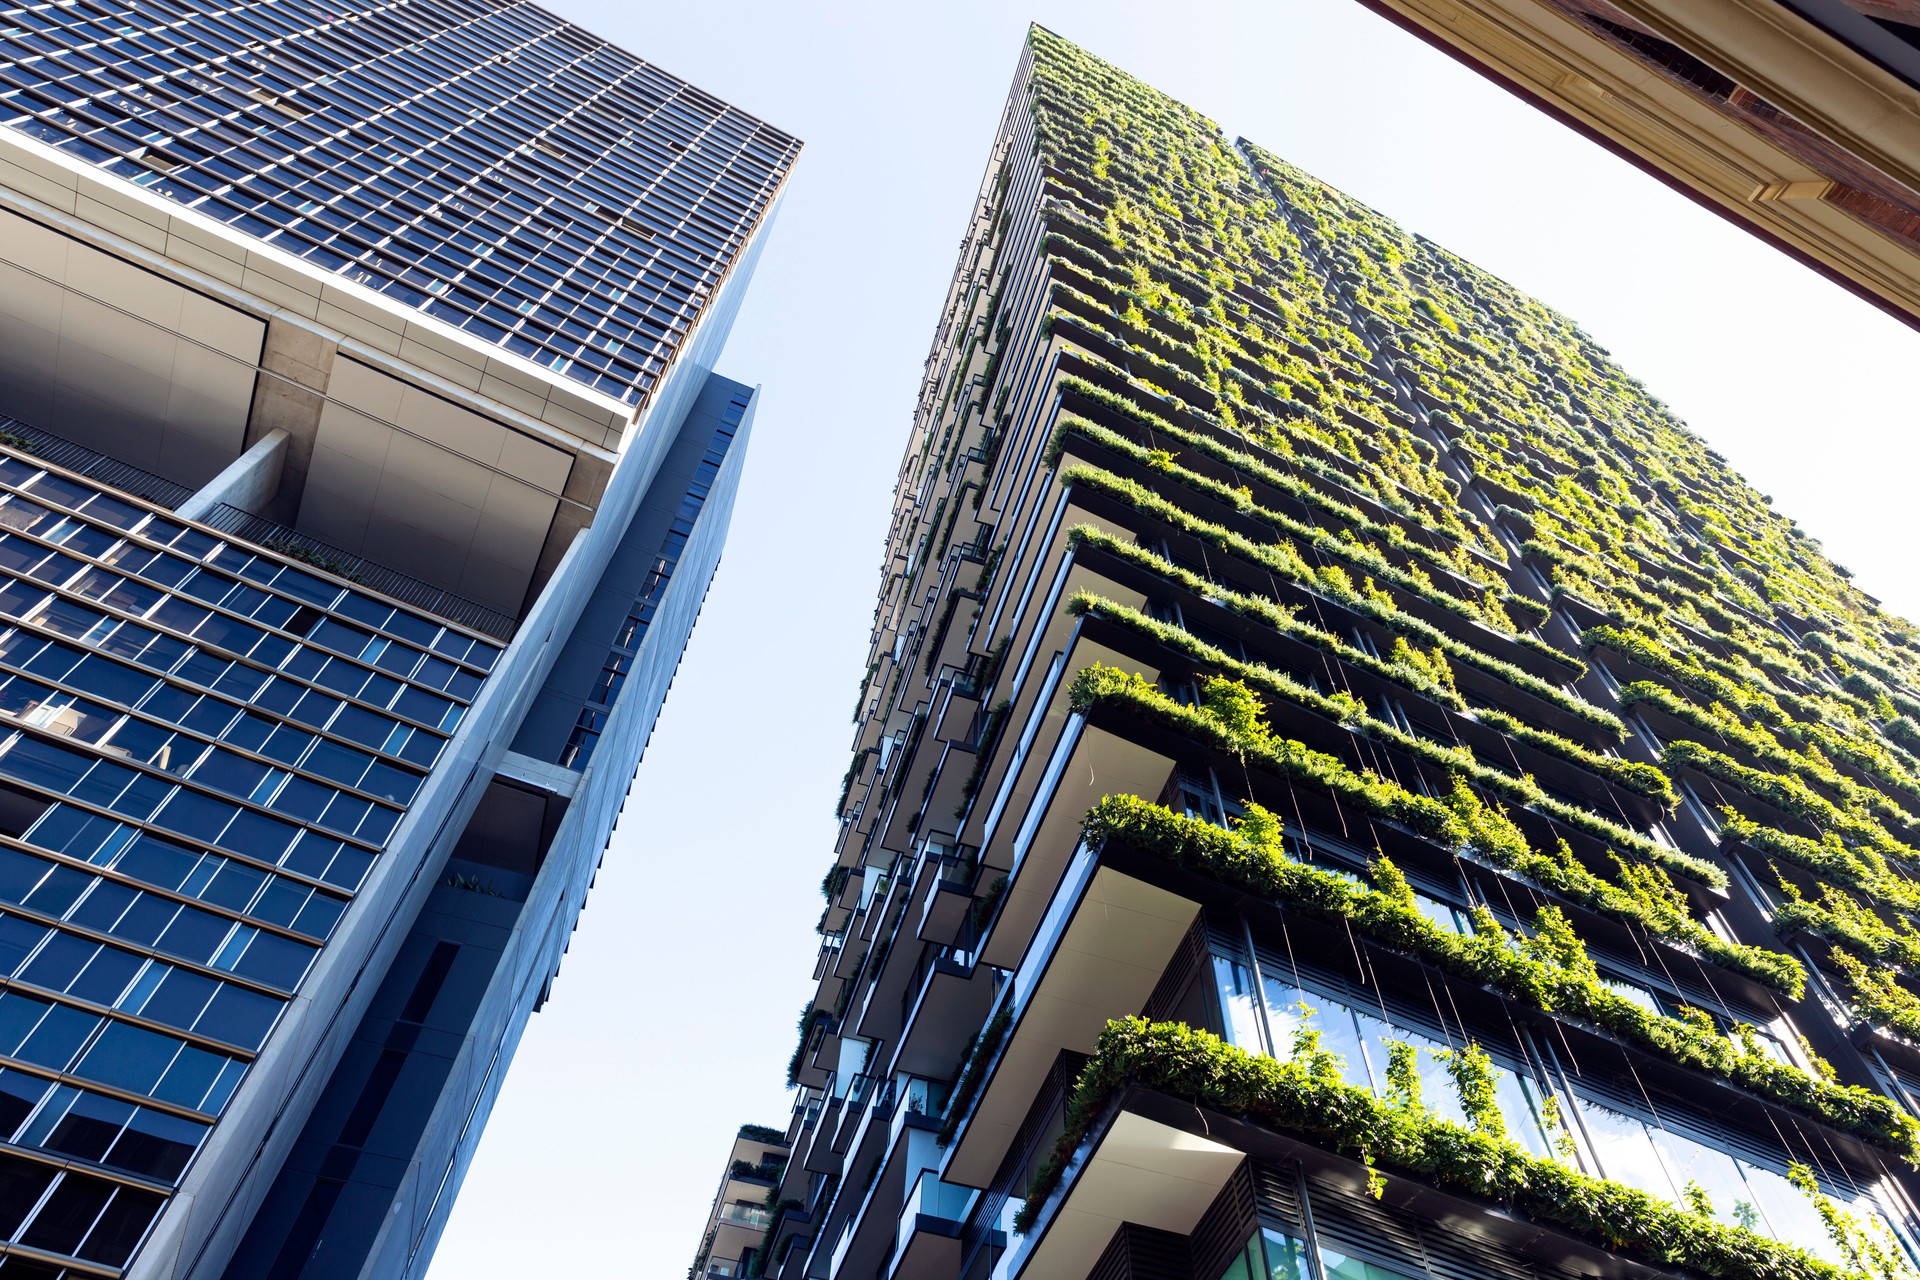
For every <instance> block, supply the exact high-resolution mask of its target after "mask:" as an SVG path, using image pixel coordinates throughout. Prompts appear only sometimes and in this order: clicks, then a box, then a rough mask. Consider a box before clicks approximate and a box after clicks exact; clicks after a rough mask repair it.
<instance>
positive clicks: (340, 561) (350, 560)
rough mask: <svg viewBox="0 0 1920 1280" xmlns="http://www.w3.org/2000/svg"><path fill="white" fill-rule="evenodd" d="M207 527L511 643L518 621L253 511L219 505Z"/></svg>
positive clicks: (209, 513) (206, 520) (210, 514)
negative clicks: (262, 517)
mask: <svg viewBox="0 0 1920 1280" xmlns="http://www.w3.org/2000/svg"><path fill="white" fill-rule="evenodd" d="M205 523H207V524H209V525H212V526H213V527H214V528H216V529H218V530H220V532H222V533H230V534H232V535H233V536H234V537H236V538H244V539H245V540H246V541H248V542H252V543H256V544H258V545H260V546H263V547H266V548H267V549H268V550H270V551H278V552H279V553H280V554H281V555H284V556H291V557H292V558H293V559H295V560H302V561H305V562H307V563H309V564H312V565H314V566H315V567H317V568H321V569H325V570H326V571H327V572H328V573H332V574H337V575H338V576H340V577H342V578H345V579H347V580H348V581H350V582H358V583H360V584H361V585H363V586H368V587H372V588H373V589H374V590H375V591H378V592H381V593H383V594H385V595H389V596H392V597H393V598H394V599H395V600H398V601H401V602H402V603H404V604H409V605H412V606H413V607H414V608H416V609H420V610H423V611H424V612H427V613H431V614H433V615H435V616H436V617H440V618H445V619H446V620H447V621H449V622H457V623H459V624H460V625H461V626H464V627H471V628H473V629H474V630H475V631H480V632H484V633H485V634H487V635H490V636H493V637H495V638H496V639H500V640H510V639H512V638H513V630H514V627H515V626H516V625H518V624H517V623H516V621H515V620H514V619H513V618H511V617H508V616H507V615H506V614H504V613H496V612H495V611H494V610H492V609H489V608H487V607H486V606H485V605H481V604H475V603H474V602H473V601H471V600H469V599H467V598H466V597H465V596H458V595H455V594H454V593H453V592H451V591H443V590H441V589H440V588H439V587H435V586H430V585H428V584H427V583H424V582H422V581H420V580H419V579H418V578H410V577H408V576H407V575H406V574H404V573H400V572H399V571H397V570H394V569H389V568H387V567H386V566H385V565H383V564H376V563H375V562H374V561H372V560H367V559H363V558H362V557H360V556H357V555H354V554H353V553H352V552H350V551H343V550H341V549H340V548H339V547H336V546H333V545H331V544H329V543H325V542H322V541H320V539H318V538H312V537H308V536H307V535H306V534H304V533H300V532H298V531H297V530H294V529H289V528H287V527H286V526H285V525H282V524H275V523H274V522H273V521H271V520H263V519H261V518H260V517H259V516H256V515H254V514H253V513H252V512H251V511H242V510H241V509H240V508H239V507H230V506H228V505H227V504H226V503H224V502H222V503H218V504H216V505H215V506H214V508H213V510H211V511H209V512H208V513H207V514H206V517H205Z"/></svg>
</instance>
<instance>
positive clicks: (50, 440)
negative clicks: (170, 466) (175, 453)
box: [0, 413, 193, 511]
mask: <svg viewBox="0 0 1920 1280" xmlns="http://www.w3.org/2000/svg"><path fill="white" fill-rule="evenodd" d="M0 444H5V445H8V446H9V447H11V448H13V449H15V450H17V451H19V452H21V453H25V454H31V455H32V456H33V457H36V458H39V459H40V460H41V461H43V462H49V463H52V464H53V465H54V466H56V467H65V468H66V469H67V470H68V471H71V472H74V473H75V474H76V475H83V476H85V477H87V478H88V479H89V480H98V481H99V482H100V483H101V484H104V485H109V486H111V487H113V488H115V489H118V490H119V491H120V492H122V493H130V494H132V495H133V496H134V497H136V498H142V499H144V500H146V501H148V502H151V503H153V504H154V505H155V506H158V507H165V508H166V509H167V510H169V511H172V510H173V509H174V508H175V507H178V506H179V505H180V504H181V503H183V502H185V501H186V500H187V499H188V498H191V497H192V496H193V490H192V489H189V488H188V487H187V486H186V485H183V484H175V483H174V482H173V481H171V480H162V479H161V478H160V477H159V476H156V475H154V474H153V473H152V472H149V471H142V470H141V469H140V468H138V467H136V466H132V465H130V464H128V463H125V462H121V461H120V460H119V459H118V458H110V457H108V456H107V455H106V454H104V453H95V452H94V451H93V450H92V449H89V448H87V447H86V446H84V445H78V444H75V443H74V442H73V441H71V440H68V439H65V438H64V437H61V436H56V435H54V434H53V433H52V432H51V431H42V430H41V429H40V428H38V427H30V426H28V425H27V424H26V423H24V422H22V421H20V420H19V419H18V418H10V417H8V416H7V415H5V414H4V413H0Z"/></svg>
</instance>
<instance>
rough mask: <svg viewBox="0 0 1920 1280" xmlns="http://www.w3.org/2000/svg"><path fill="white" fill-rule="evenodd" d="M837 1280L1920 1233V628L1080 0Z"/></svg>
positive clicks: (1861, 1242)
mask: <svg viewBox="0 0 1920 1280" xmlns="http://www.w3.org/2000/svg"><path fill="white" fill-rule="evenodd" d="M885 557H886V558H885V563H884V566H883V579H882V584H881V590H880V594H879V598H878V601H877V604H876V609H875V614H874V622H873V633H872V648H871V651H870V653H869V666H868V669H867V672H866V676H865V678H864V680H863V682H862V684H861V687H860V691H859V694H858V697H857V700H856V705H855V708H854V736H853V744H852V757H851V760H850V762H849V766H848V769H847V772H846V777H845V783H844V787H843V791H842V794H841V796H840V798H839V803H838V809H837V812H838V815H839V817H840V828H839V834H838V838H837V841H836V847H835V850H834V853H833V860H832V862H831V864H830V865H829V868H828V870H827V872H826V874H825V876H824V878H823V880H822V885H821V888H822V893H823V897H824V903H823V906H822V908H821V913H820V917H819V921H818V928H819V932H820V936H821V947H820V952H819V957H818V961H817V963H816V967H815V970H814V979H815V981H816V987H815V990H814V993H813V995H812V997H811V999H810V1000H809V1001H808V1003H807V1005H806V1007H805V1008H804V1009H803V1010H802V1011H801V1015H800V1019H799V1023H798V1027H797V1030H796V1045H795V1048H794V1052H793V1055H792V1058H791V1060H790V1062H789V1064H788V1079H789V1082H790V1084H791V1085H792V1086H793V1087H794V1097H795V1102H794V1110H793V1114H792V1118H791V1121H790V1125H789V1128H788V1130H787V1131H786V1134H785V1135H784V1136H785V1140H786V1141H787V1142H788V1143H789V1144H790V1145H791V1147H792V1151H793V1156H792V1159H791V1161H790V1162H789V1164H788V1165H787V1168H786V1171H785V1174H784V1176H783V1178H782V1181H781V1185H780V1187H779V1188H778V1195H777V1197H775V1199H774V1203H775V1204H777V1205H780V1206H782V1208H781V1209H780V1210H779V1211H778V1220H777V1221H776V1222H775V1224H774V1225H773V1226H772V1228H771V1229H770V1231H769V1235H768V1245H767V1248H766V1250H765V1252H764V1254H762V1255H760V1257H759V1265H760V1266H761V1268H762V1271H761V1274H765V1275H777V1276H780V1277H783V1278H798V1277H810V1278H817V1280H828V1278H831V1277H842V1276H844V1277H860V1278H861V1280H865V1278H866V1277H869V1276H871V1277H882V1278H890V1277H914V1278H920V1277H925V1278H926V1280H935V1278H938V1280H950V1278H951V1280H959V1278H961V1277H964V1278H966V1280H984V1278H986V1277H996V1278H999V1280H1013V1278H1014V1277H1063V1278H1066V1280H1081V1278H1082V1277H1089V1276H1101V1277H1120V1276H1140V1277H1145V1276H1154V1277H1165V1276H1179V1277H1192V1278H1193V1280H1222V1278H1223V1277H1226V1276H1235V1277H1252V1276H1261V1277H1271V1276H1278V1275H1286V1276H1289V1277H1299V1278H1300V1280H1326V1278H1331V1277H1338V1278H1340V1280H1347V1278H1348V1277H1362V1276H1364V1277H1370V1278H1371V1277H1396V1276H1405V1277H1416V1276H1427V1275H1447V1276H1453V1275H1475V1276H1488V1275H1490V1276H1500V1277H1541V1278H1548V1277H1555V1278H1558V1277H1572V1276H1581V1275H1585V1276H1594V1275H1602V1276H1609V1277H1613V1276H1620V1277H1629V1276H1631V1277H1653V1276H1682V1275H1684V1276H1715V1277H1728V1278H1737V1280H1746V1278H1754V1280H1758V1278H1761V1277H1767V1278H1786V1277H1792V1278H1794V1280H1801V1278H1805V1280H1815V1278H1825V1277H1838V1276H1842V1275H1862V1274H1864V1275H1869V1276H1875V1277H1880V1278H1882V1280H1891V1278H1892V1277H1909V1276H1912V1275H1914V1274H1915V1271H1914V1267H1915V1261H1914V1258H1915V1253H1914V1250H1915V1247H1916V1241H1920V1218H1917V1217H1916V1214H1915V1208H1914V1203H1913V1196H1914V1193H1915V1190H1916V1187H1917V1186H1920V1183H1916V1182H1915V1181H1914V1176H1913V1168H1914V1158H1915V1156H1916V1155H1920V1121H1916V1118H1915V1116H1916V1108H1915V1102H1914V1100H1915V1097H1916V1096H1920V1095H1915V1094H1913V1093H1910V1089H1914V1088H1920V1049H1916V1047H1915V1046H1916V1044H1920V967H1915V966H1916V964H1917V963H1920V943H1917V942H1915V939H1916V938H1920V933H1916V931H1915V928H1914V926H1913V924H1912V923H1911V917H1912V913H1913V912H1914V910H1915V909H1916V908H1920V891H1916V890H1915V888H1914V885H1913V883H1912V881H1911V879H1910V877H1911V876H1912V875H1913V874H1914V869H1915V868H1916V867H1920V854H1916V853H1915V850H1914V848H1913V842H1914V840H1915V839H1916V836H1917V835H1920V832H1917V831H1916V827H1920V820H1917V819H1915V818H1914V817H1913V814H1914V813H1915V812H1917V811H1920V755H1916V754H1915V752H1916V750H1917V749H1920V729H1916V728H1915V723H1916V720H1920V697H1917V696H1916V693H1915V690H1917V689H1920V680H1916V673H1917V672H1920V648H1916V645H1915V642H1914V632H1913V630H1912V629H1911V627H1909V625H1908V624H1906V623H1904V622H1902V621H1901V620H1899V619H1897V618H1895V617H1892V616H1891V615H1889V614H1887V613H1885V612H1883V611H1882V610H1880V609H1879V607H1878V606H1877V603H1876V602H1875V601H1873V600H1872V599H1871V598H1870V597H1868V596H1866V595H1865V594H1864V593H1862V592H1861V591H1859V590H1858V589H1857V588H1855V587H1853V586H1852V585H1851V584H1850V583H1849V582H1848V581H1847V578H1846V575H1845V571H1844V570H1842V569H1840V568H1839V567H1838V566H1836V565H1834V564H1832V563H1831V562H1830V561H1828V560H1826V559H1824V558H1823V557H1822V556H1821V554H1820V552H1819V548H1818V545H1817V544H1816V543H1814V542H1813V541H1811V540H1810V539H1809V538H1808V537H1807V536H1806V535H1805V534H1804V533H1802V532H1801V531H1800V530H1799V529H1798V527H1797V526H1795V525H1794V524H1793V523H1792V522H1791V521H1789V520H1787V519H1785V518H1784V517H1781V516H1779V515H1776V514H1775V513H1774V512H1773V511H1772V510H1771V508H1770V506H1769V504H1768V503H1767V501H1766V499H1765V498H1764V497H1762V496H1761V495H1759V494H1757V493H1756V492H1754V491H1753V490H1752V489H1751V488H1750V487H1749V486H1747V485H1746V484H1745V482H1744V481H1742V480H1740V478H1739V477H1738V476H1737V475H1735V474H1733V473H1732V472H1731V471H1730V470H1729V469H1728V468H1727V467H1726V465H1725V463H1724V461H1723V460H1722V459H1721V458H1720V457H1719V456H1718V455H1716V454H1714V453H1713V452H1712V451H1711V450H1709V449H1708V448H1707V447H1706V446H1705V445H1704V444H1703V443H1702V442H1701V441H1700V440H1699V439H1698V438H1697V437H1695V436H1693V435H1692V434H1690V433H1689V432H1688V431H1687V430H1686V429H1685V427H1684V426H1683V425H1682V424H1680V423H1679V422H1678V421H1677V420H1676V419H1674V418H1673V416H1672V415H1671V414H1670V413H1669V412H1668V411H1667V410H1666V409H1665V408H1664V407H1663V406H1662V405H1661V404H1660V403H1659V402H1658V401H1657V400H1656V399H1654V398H1653V396H1652V395H1651V394H1650V393H1649V392H1647V391H1646V390H1645V388H1643V387H1642V386H1641V385H1640V384H1639V383H1637V382H1635V381H1634V380H1633V379H1632V378H1631V377H1629V376H1628V375H1627V374H1625V373H1624V372H1622V371H1621V370H1620V369H1619V368H1618V367H1617V366H1615V365H1614V364H1613V363H1612V362H1611V361H1610V359H1609V358H1608V356H1607V354H1606V353H1605V352H1604V351H1603V350H1601V349H1600V348H1599V347H1598V346H1597V345H1596V344H1595V343H1594V342H1593V341H1592V340H1591V339H1590V338H1588V337H1587V336H1586V335H1585V334H1583V333H1582V332H1581V331H1580V330H1579V329H1578V328H1577V327H1576V326H1575V325H1574V324H1572V323H1571V322H1570V321H1568V320H1567V319H1566V318H1564V317H1562V316H1560V315H1558V314H1557V313H1554V312H1552V311H1551V310H1549V309H1548V308H1546V307H1544V306H1543V305H1541V304H1539V303H1538V302H1535V301H1534V300H1532V299H1530V298H1527V297H1525V296H1524V295H1521V294H1519V293H1518V292H1516V291H1514V290H1513V289H1511V288H1510V287H1508V286H1506V285H1505V284H1503V283H1501V282H1500V281H1498V280H1496V279H1494V278H1492V277H1490V276H1488V275H1486V274H1485V273H1484V272H1481V271H1479V270H1478V269H1477V268H1474V267H1473V266H1471V265H1470V264H1467V263H1465V262H1463V261H1461V260H1459V259H1458V258H1456V257H1454V256H1452V255H1450V254H1448V253H1447V252H1446V251H1444V250H1443V249H1441V248H1440V247H1439V246H1437V245H1434V244H1432V243H1431V242H1429V241H1426V240H1424V239H1422V238H1420V237H1418V236H1416V235H1413V234H1411V233H1408V232H1406V231H1404V230H1402V229H1401V228H1399V227H1398V226H1396V225H1394V224H1393V223H1392V222H1391V221H1389V220H1388V219H1386V218H1384V217H1382V216H1381V215H1379V214H1378V213H1376V212H1374V211H1373V210H1370V209H1367V208H1365V207H1364V206H1361V205H1359V204H1357V203H1356V202H1354V201H1352V200H1349V199H1347V198H1346V197H1344V196H1342V195H1341V194H1339V193H1338V192H1335V191H1333V190H1332V189H1330V188H1328V187H1326V186H1325V185H1324V184H1321V183H1319V182H1318V181H1317V180H1315V179H1313V178H1312V177H1310V176H1308V175H1306V174H1304V173H1301V172H1300V171H1298V170H1297V169H1294V168H1292V167H1291V166H1289V165H1287V164H1286V163H1285V162H1284V161H1281V160H1280V159H1278V158H1277V157H1274V156H1272V155H1271V154H1269V153H1267V152H1265V151H1264V150H1262V149H1260V148H1259V147H1257V146H1255V145H1254V144H1252V143H1249V142H1246V141H1244V140H1241V141H1232V140H1229V139H1228V138H1226V137H1225V136H1224V135H1223V134H1222V133H1221V132H1220V131H1219V130H1218V128H1217V127H1216V126H1214V125H1213V124H1212V122H1210V121H1208V120H1206V119H1205V118H1204V117H1202V116H1200V115H1198V114H1197V113H1195V112H1193V111H1191V110H1190V109H1189V108H1187V107H1185V106H1182V105H1181V104H1179V103H1177V102H1174V101H1172V100H1171V99H1168V98H1166V97H1165V96H1164V95H1161V94H1159V93H1157V92H1156V91H1154V90H1152V89H1151V88H1149V87H1147V86H1145V85H1143V84H1141V83H1140V82H1139V81H1137V80H1134V79H1132V78H1130V77H1128V76H1126V75H1125V74H1124V73H1122V72H1120V71H1118V70H1117V69H1115V68H1113V67H1111V66H1109V65H1107V64H1105V63H1102V62H1099V61H1098V60H1097V59H1094V58H1092V57H1091V56H1089V55H1087V54H1086V53H1084V52H1082V51H1080V50H1079V49H1077V48H1075V47H1074V46H1072V45H1070V44H1067V43H1066V42H1064V41H1062V40H1060V39H1059V38H1058V37H1056V36H1054V35H1052V34H1051V33H1049V32H1046V31H1044V30H1042V29H1039V28H1035V29H1034V30H1033V33H1032V35H1031V37H1030V40H1029V43H1028V46H1027V48H1026V50H1025V52H1024V55H1023V57H1022V60H1021V64H1020V68H1019V71H1018V74H1017V77H1016V80H1015V85H1014V90H1013V93H1012V95H1011V97H1010V99H1009V102H1008V105H1007V109H1006V113H1005V115H1004V117H1003V119H1002V121H1001V126H1000V129H999V132H998V134H997V136H996V138H995V142H994V146H993V151H992V156H991V159H990V162H989V165H988V168H987V172H986V175H985V177H984V179H983V181H982V183H981V186H980V190H979V195H978V199H977V202H976V205H975V208H974V209H973V211H972V214H971V220H970V222H969V226H968V232H967V236H966V239H965V241H964V243H963V246H962V249H961V254H960V261H959V263H958V266H957V268H956V272H955V277H954V281H953V284H952V286H951V288H950V290H949V293H948V297H947V299H946V304H945V307H944V309H943V311H942V313H941V317H940V322H939V325H938V327H937V330H936V335H935V340H934V344H933V348H932V352H931V355H930V357H929V360H928V364H927V371H926V376H925V379H924V381H923V384H922V387H921V392H920V397H919V400H918V403H917V405H916V407H915V418H914V423H913V429H912V432H911V434H910V436H909V440H908V444H907V448H906V451H905V454H904V456H903V460H902V465H901V470H900V473H899V482H898V487H897V490H896V505H895V510H894V519H893V523H892V525H891V527H890V529H889V531H888V539H887V545H886V549H885Z"/></svg>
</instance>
